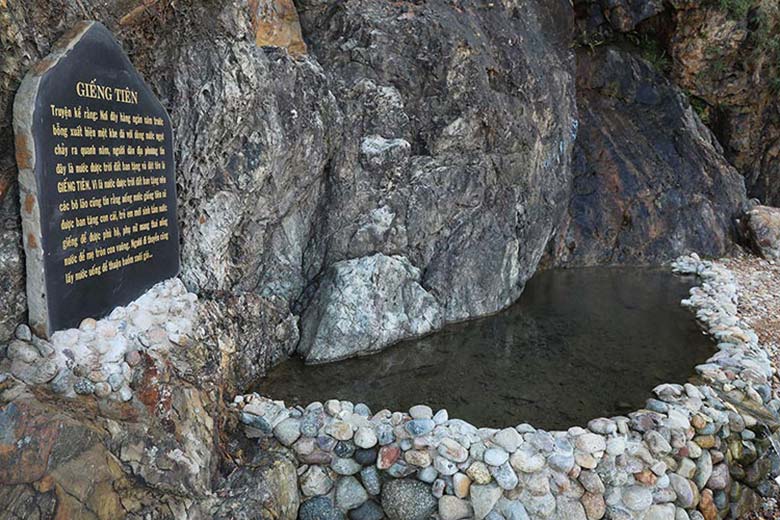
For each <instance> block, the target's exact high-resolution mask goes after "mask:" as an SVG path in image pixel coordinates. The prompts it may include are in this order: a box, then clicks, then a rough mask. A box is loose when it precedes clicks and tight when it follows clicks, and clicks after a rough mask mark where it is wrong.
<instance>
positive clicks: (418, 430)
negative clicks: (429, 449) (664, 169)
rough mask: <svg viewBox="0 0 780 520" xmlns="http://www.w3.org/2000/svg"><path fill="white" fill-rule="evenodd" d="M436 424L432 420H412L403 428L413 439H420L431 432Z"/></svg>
mask: <svg viewBox="0 0 780 520" xmlns="http://www.w3.org/2000/svg"><path fill="white" fill-rule="evenodd" d="M435 427H436V423H434V422H433V420H432V419H413V420H411V421H409V422H408V423H406V425H405V426H404V428H405V429H406V431H407V432H409V433H410V434H411V435H412V436H414V437H420V436H422V435H425V434H427V433H430V432H432V431H433V429H434V428H435Z"/></svg>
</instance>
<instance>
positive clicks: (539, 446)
mask: <svg viewBox="0 0 780 520" xmlns="http://www.w3.org/2000/svg"><path fill="white" fill-rule="evenodd" d="M673 269H674V271H675V272H676V273H680V274H694V275H697V276H698V277H699V279H700V285H699V286H697V287H694V288H692V289H691V291H690V298H688V299H686V300H683V302H682V303H683V305H685V306H688V307H690V308H692V309H693V310H694V311H695V313H696V317H697V319H698V320H699V322H700V323H701V325H702V327H703V328H704V330H705V331H706V332H707V333H709V334H710V335H712V336H713V337H714V339H715V340H716V341H717V346H718V352H717V353H716V354H715V355H714V356H713V357H712V358H710V359H709V360H708V362H707V363H705V364H703V365H699V366H697V367H696V372H697V373H698V376H697V377H696V378H694V382H693V383H688V384H685V385H677V384H664V385H661V386H658V387H657V388H655V389H654V391H653V393H654V394H655V397H653V398H651V399H649V400H648V401H647V404H646V406H645V408H643V409H641V410H638V411H636V412H634V413H631V414H629V415H628V416H627V417H622V416H621V417H612V418H598V419H594V420H592V421H590V422H589V423H588V425H587V428H580V427H572V428H570V429H569V430H567V431H556V432H547V431H543V430H537V429H535V428H534V427H533V426H531V425H528V424H521V425H518V426H516V427H509V428H505V429H502V430H496V429H492V428H477V427H475V426H473V425H471V424H469V423H467V422H465V421H462V420H459V419H451V418H449V417H448V414H447V411H446V410H439V411H437V412H436V413H434V411H433V410H431V409H430V408H429V407H427V406H425V405H420V406H414V407H412V408H411V409H410V410H409V411H408V412H390V411H388V410H381V411H378V412H376V413H372V412H371V410H369V409H368V407H367V406H366V405H364V404H352V403H350V402H345V401H337V400H330V401H327V402H325V403H324V404H323V403H320V402H314V403H311V404H310V405H308V406H307V407H306V408H302V407H292V408H288V407H285V405H284V403H283V402H281V401H273V400H270V399H268V398H265V397H262V396H260V395H257V394H251V395H246V396H237V397H236V398H235V400H234V403H233V404H232V406H233V407H234V408H235V410H236V412H237V413H238V414H239V416H240V420H241V421H242V422H243V423H244V424H245V425H246V426H245V427H246V433H247V435H248V436H250V437H253V438H255V437H274V438H275V439H276V440H278V441H279V443H280V444H281V445H282V446H283V448H281V449H282V450H283V451H284V452H286V453H287V454H288V456H289V457H290V459H291V460H293V461H294V462H295V463H296V465H297V468H298V475H299V486H298V487H299V492H300V494H301V495H302V497H301V498H302V500H305V501H304V502H303V503H302V505H301V508H300V512H299V518H301V519H302V520H314V519H341V518H346V517H349V518H350V519H352V520H369V519H374V520H380V519H381V518H383V517H388V518H389V519H390V520H417V519H419V520H422V519H427V518H431V517H432V516H433V517H434V518H437V517H438V518H439V519H441V520H459V519H465V518H476V519H489V520H500V519H507V520H525V519H528V518H532V519H541V518H545V519H546V518H552V519H559V520H564V519H565V520H585V519H587V520H597V519H600V518H611V519H642V520H663V519H669V520H684V519H690V520H700V519H702V518H703V519H706V520H712V519H716V518H722V517H724V516H726V515H732V516H734V517H735V516H738V515H739V514H741V513H743V512H744V511H746V510H748V509H749V508H752V507H754V506H755V505H756V504H757V501H758V500H760V498H759V495H758V494H757V493H756V491H755V490H754V488H757V487H758V488H760V486H761V485H762V482H763V483H764V484H763V485H765V482H766V477H767V474H768V473H769V471H770V468H771V461H770V457H769V454H770V450H769V439H768V438H767V437H766V434H767V431H773V430H775V429H776V428H777V427H778V420H777V418H778V415H777V411H778V409H779V408H780V400H778V399H776V398H774V397H773V395H772V391H771V387H770V381H771V377H772V374H773V369H772V366H771V364H770V360H769V357H768V355H767V353H766V352H765V350H764V349H763V348H762V347H761V345H759V342H758V338H757V336H756V334H755V333H754V332H753V331H752V330H751V329H750V328H749V327H747V326H746V325H745V324H743V323H741V322H740V320H739V318H738V316H737V303H738V288H737V286H736V284H735V282H734V278H733V276H732V274H731V272H730V271H728V270H727V269H725V268H724V267H722V266H720V265H718V264H717V263H714V262H709V261H702V260H701V259H699V257H698V256H696V255H695V254H694V255H691V256H688V257H682V258H680V259H678V260H677V261H676V262H675V263H674V264H673ZM767 428H768V429H769V430H767Z"/></svg>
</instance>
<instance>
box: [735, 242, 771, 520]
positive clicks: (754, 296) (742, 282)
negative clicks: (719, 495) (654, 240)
mask: <svg viewBox="0 0 780 520" xmlns="http://www.w3.org/2000/svg"><path fill="white" fill-rule="evenodd" d="M721 263H722V264H723V265H725V266H726V267H728V268H729V269H731V270H732V272H733V273H734V275H735V276H736V278H737V282H738V283H739V286H740V299H739V307H738V312H739V314H740V317H741V318H742V319H744V320H745V321H746V322H747V323H748V324H750V326H751V327H752V328H753V330H755V331H756V334H758V337H759V338H760V340H761V343H762V344H763V345H764V346H765V347H766V348H767V350H768V351H769V353H770V354H771V356H772V360H773V362H774V366H775V368H776V369H777V368H778V367H780V262H768V261H766V260H763V259H761V258H758V257H755V256H747V255H746V256H741V257H739V258H732V259H728V260H721ZM773 386H774V390H775V392H780V378H778V376H777V375H775V377H774V380H773ZM775 476H776V475H775ZM741 520H780V488H778V487H777V486H775V496H774V498H767V499H766V501H765V503H764V504H763V506H762V507H761V509H760V510H759V511H756V512H754V513H751V514H750V515H747V516H744V517H742V519H741Z"/></svg>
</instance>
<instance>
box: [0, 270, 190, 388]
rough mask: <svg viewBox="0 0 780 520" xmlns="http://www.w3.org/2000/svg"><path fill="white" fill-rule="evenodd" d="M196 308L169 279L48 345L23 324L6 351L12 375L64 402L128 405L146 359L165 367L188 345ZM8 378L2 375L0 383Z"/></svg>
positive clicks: (56, 335) (179, 285)
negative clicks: (82, 398)
mask: <svg viewBox="0 0 780 520" xmlns="http://www.w3.org/2000/svg"><path fill="white" fill-rule="evenodd" d="M197 305H198V297H197V295H195V294H193V293H190V292H187V289H186V287H185V286H184V284H183V283H182V282H181V280H179V279H178V278H171V279H170V280H166V281H164V282H160V283H158V284H156V285H155V286H153V287H152V288H151V289H149V290H148V291H147V292H146V293H144V294H143V295H142V296H141V297H139V298H138V299H136V300H135V301H133V302H132V303H130V304H128V305H127V306H126V307H117V308H115V309H114V310H113V312H111V314H109V315H108V316H107V317H105V318H103V319H101V320H95V319H93V318H86V319H84V320H83V321H82V322H81V325H80V326H79V328H78V329H68V330H62V331H57V332H55V333H54V334H53V335H52V337H51V339H49V340H45V339H42V338H39V337H38V336H35V335H33V334H32V331H31V330H30V328H29V327H28V326H27V325H19V326H18V327H17V329H16V337H15V339H14V340H12V341H11V342H10V343H9V344H8V346H7V347H5V348H6V355H7V357H8V359H9V360H10V361H11V364H10V372H11V374H12V375H13V376H14V377H16V378H17V379H19V380H21V381H23V382H24V383H26V384H28V385H46V386H47V387H48V388H49V389H51V391H52V392H54V393H55V394H61V395H63V396H65V397H75V396H76V395H77V394H78V395H94V396H95V397H97V398H99V399H102V398H108V399H111V400H117V401H123V402H125V401H129V400H131V399H132V398H133V390H132V386H133V383H134V381H135V380H136V379H137V378H139V377H143V366H142V361H143V360H144V358H149V359H155V360H158V361H159V362H160V364H164V359H165V357H166V356H167V354H168V352H169V351H170V350H171V349H172V348H173V346H174V345H180V346H182V345H185V346H186V345H187V344H189V343H190V339H189V338H190V337H191V336H192V332H193V330H194V326H195V322H196V321H197V316H196V314H197V308H198V306H197ZM0 348H2V347H0ZM1 354H2V351H0V360H2V355H1ZM5 377H7V376H6V375H5V374H3V373H2V370H0V382H2V380H3V379H4V378H5Z"/></svg>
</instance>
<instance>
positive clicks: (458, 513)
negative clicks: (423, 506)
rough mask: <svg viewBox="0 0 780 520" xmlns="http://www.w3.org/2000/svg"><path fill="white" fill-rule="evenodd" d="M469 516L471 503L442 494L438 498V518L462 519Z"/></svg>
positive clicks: (447, 519)
mask: <svg viewBox="0 0 780 520" xmlns="http://www.w3.org/2000/svg"><path fill="white" fill-rule="evenodd" d="M470 516H471V505H470V504H469V503H468V502H467V501H466V500H463V499H460V498H458V497H454V496H452V495H444V496H443V497H441V498H440V499H439V518H440V519H441V520H462V519H464V518H469V517H470Z"/></svg>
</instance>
